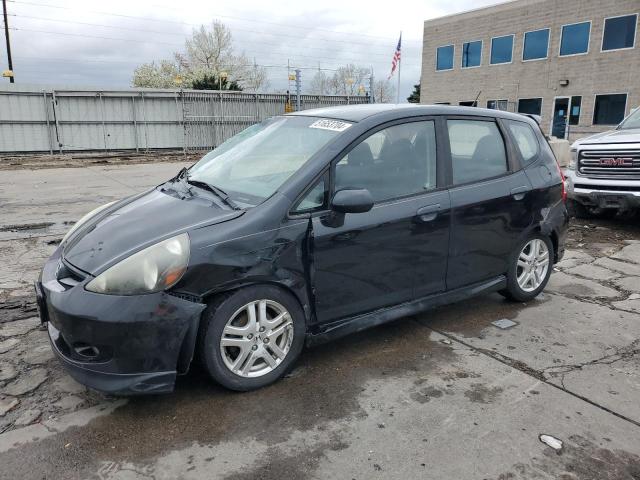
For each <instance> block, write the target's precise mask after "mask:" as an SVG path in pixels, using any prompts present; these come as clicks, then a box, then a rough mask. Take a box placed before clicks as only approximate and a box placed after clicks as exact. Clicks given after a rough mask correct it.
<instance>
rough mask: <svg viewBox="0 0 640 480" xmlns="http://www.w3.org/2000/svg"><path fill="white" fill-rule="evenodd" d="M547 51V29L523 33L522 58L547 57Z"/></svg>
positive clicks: (536, 58) (538, 58)
mask: <svg viewBox="0 0 640 480" xmlns="http://www.w3.org/2000/svg"><path fill="white" fill-rule="evenodd" d="M548 52H549V29H548V28H545V29H543V30H535V31H533V32H527V33H525V34H524V45H523V47H522V60H525V61H526V60H540V59H542V58H547V55H548Z"/></svg>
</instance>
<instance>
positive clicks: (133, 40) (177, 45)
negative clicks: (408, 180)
mask: <svg viewBox="0 0 640 480" xmlns="http://www.w3.org/2000/svg"><path fill="white" fill-rule="evenodd" d="M9 30H15V31H18V32H20V31H21V32H31V33H44V34H49V35H63V36H67V37H81V38H95V39H99V40H112V41H120V42H128V43H142V44H144V43H146V44H149V43H151V44H155V45H169V46H173V47H181V46H182V45H179V44H176V43H169V42H159V41H155V40H138V39H130V38H117V37H106V36H102V35H88V34H84V33H69V32H53V31H50V30H36V29H31V28H22V27H19V28H16V27H9ZM252 53H260V54H262V55H267V56H270V55H271V56H272V55H273V54H274V52H273V51H271V52H262V51H257V50H256V51H253V52H252ZM275 53H276V54H281V55H286V53H285V52H275ZM291 57H293V58H310V59H313V60H318V59H323V60H330V61H336V62H349V61H351V62H357V61H359V59H354V58H351V57H344V58H338V57H321V56H317V55H300V54H295V55H291Z"/></svg>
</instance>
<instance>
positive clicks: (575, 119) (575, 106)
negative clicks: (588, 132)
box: [569, 96, 582, 125]
mask: <svg viewBox="0 0 640 480" xmlns="http://www.w3.org/2000/svg"><path fill="white" fill-rule="evenodd" d="M581 107H582V97H580V96H575V97H571V109H570V110H569V125H578V124H579V123H580V108H581Z"/></svg>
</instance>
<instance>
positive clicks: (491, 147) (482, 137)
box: [447, 120, 508, 184]
mask: <svg viewBox="0 0 640 480" xmlns="http://www.w3.org/2000/svg"><path fill="white" fill-rule="evenodd" d="M447 127H448V130H449V142H450V146H451V161H452V166H453V183H454V184H461V183H468V182H474V181H477V180H482V179H485V178H491V177H496V176H498V175H502V174H504V173H506V172H507V171H508V167H507V155H506V150H505V147H504V139H503V138H502V135H501V134H500V130H499V129H498V126H497V125H496V124H495V122H487V121H482V120H448V121H447Z"/></svg>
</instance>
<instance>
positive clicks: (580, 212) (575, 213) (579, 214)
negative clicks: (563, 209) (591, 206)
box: [567, 199, 592, 220]
mask: <svg viewBox="0 0 640 480" xmlns="http://www.w3.org/2000/svg"><path fill="white" fill-rule="evenodd" d="M567 211H568V212H569V215H570V216H572V217H574V218H579V219H582V220H586V219H589V218H591V217H592V215H591V213H590V212H589V210H588V209H587V207H585V206H584V205H582V204H581V203H580V202H578V201H576V200H571V199H568V200H567Z"/></svg>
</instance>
